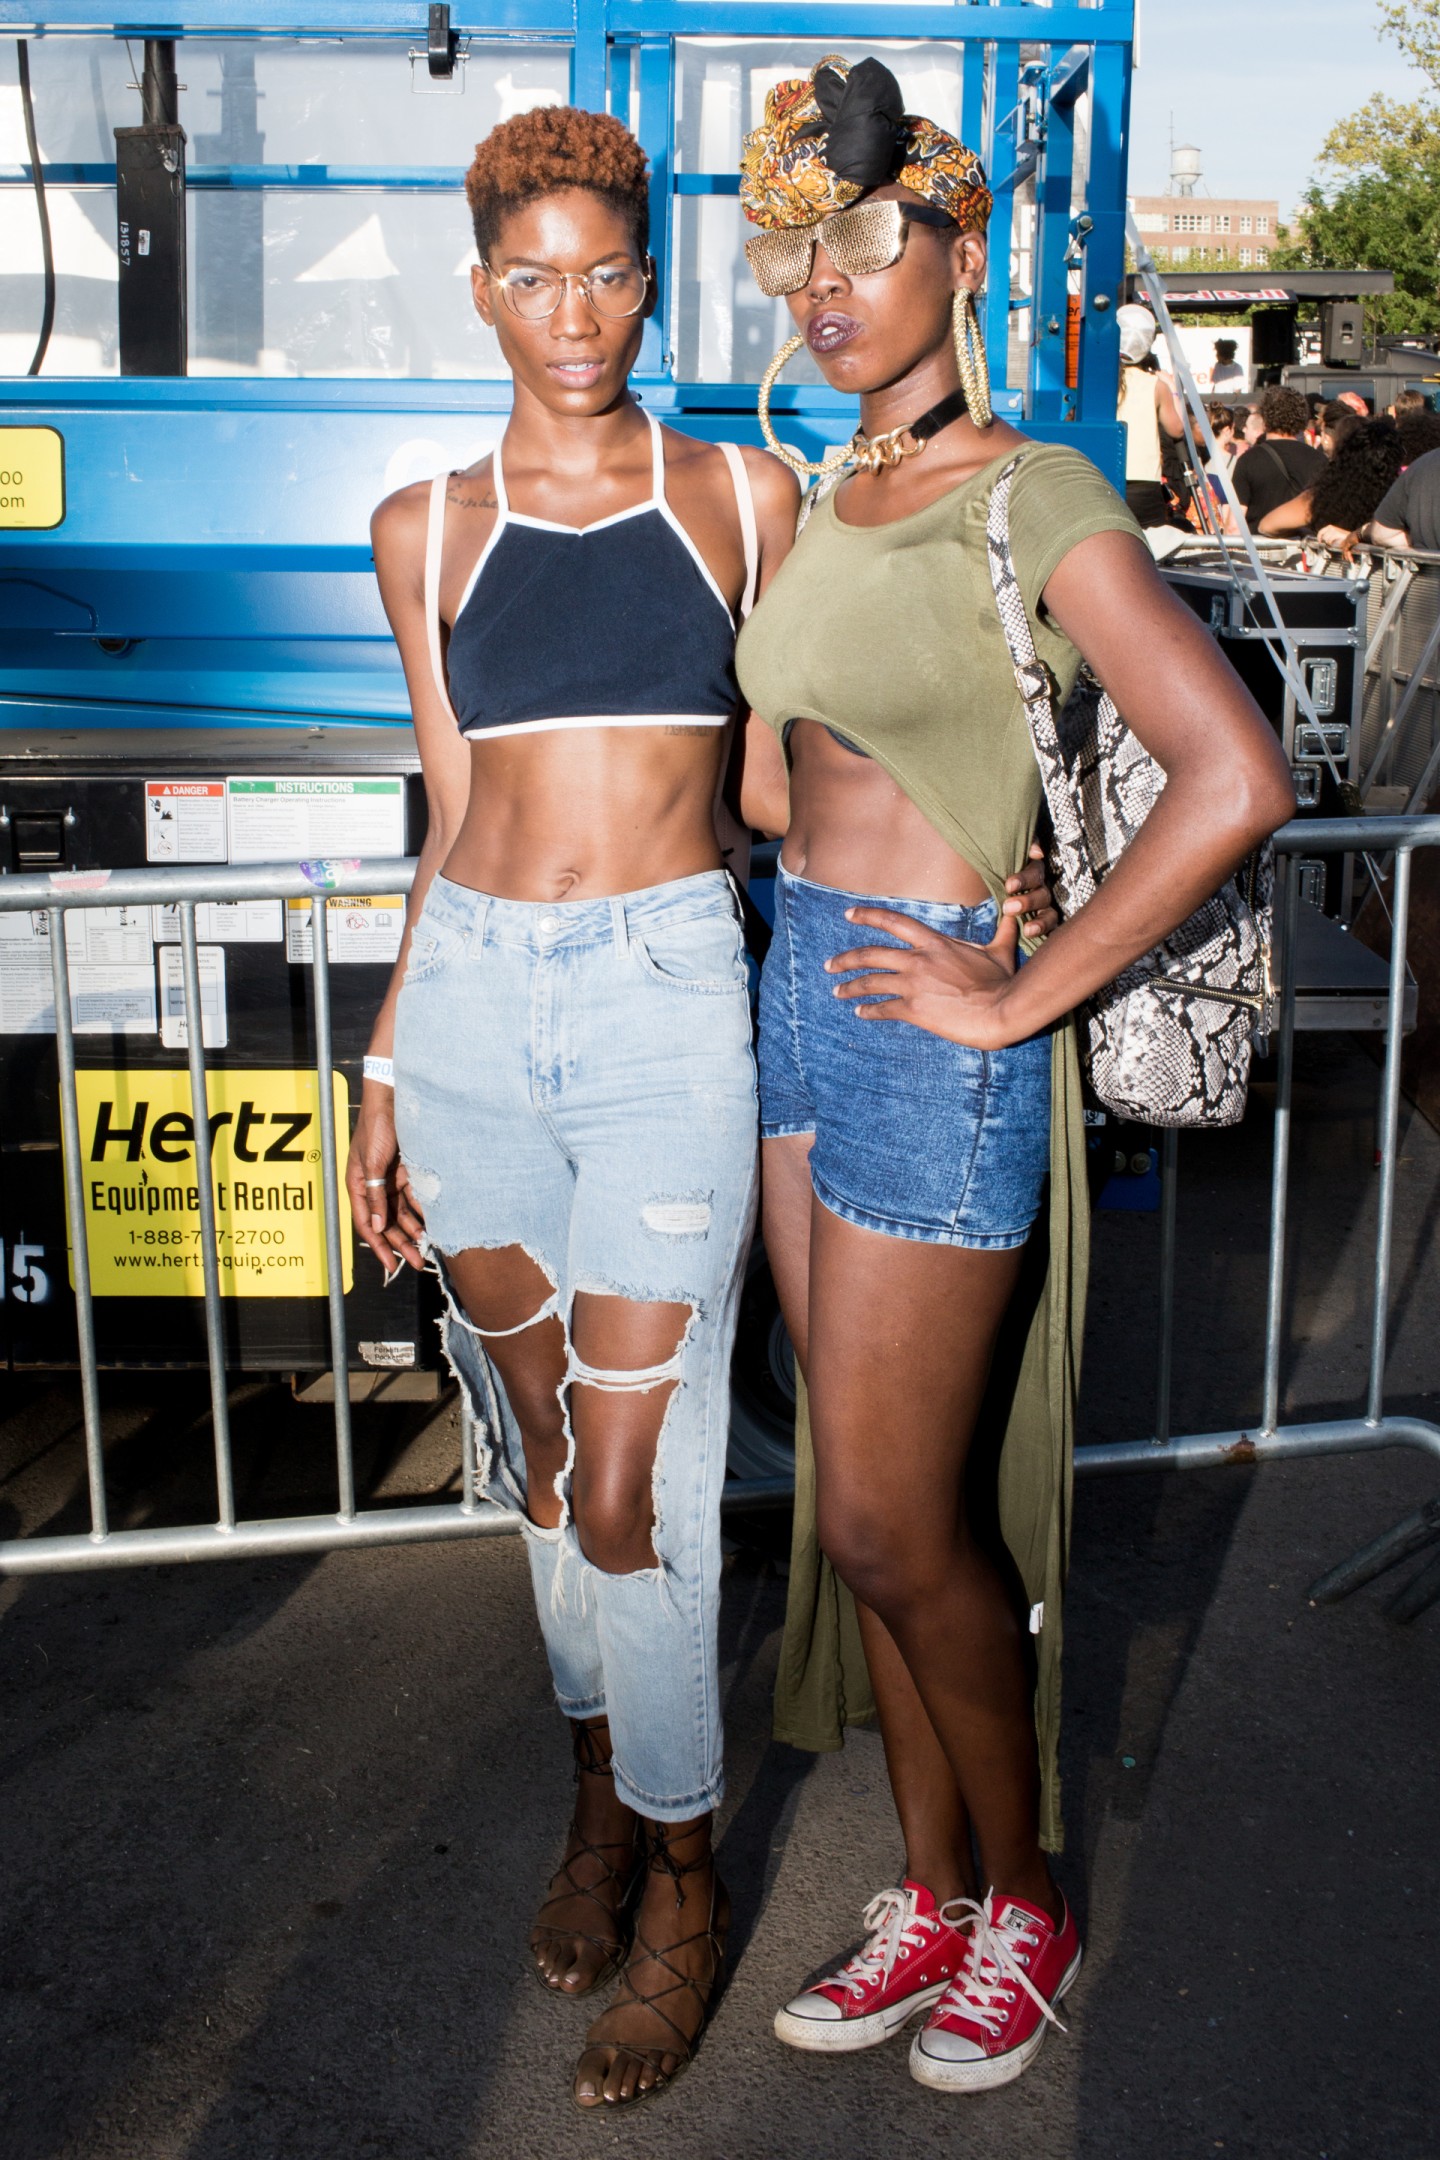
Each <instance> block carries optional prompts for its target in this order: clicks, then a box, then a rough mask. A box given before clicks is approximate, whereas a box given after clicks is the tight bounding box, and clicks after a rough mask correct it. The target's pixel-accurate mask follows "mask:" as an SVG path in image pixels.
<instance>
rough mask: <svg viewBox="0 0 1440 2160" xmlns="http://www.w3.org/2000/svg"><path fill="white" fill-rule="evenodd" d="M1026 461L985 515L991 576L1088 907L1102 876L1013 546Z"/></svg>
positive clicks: (1072, 870) (1079, 902) (1054, 812)
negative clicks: (1018, 480)
mask: <svg viewBox="0 0 1440 2160" xmlns="http://www.w3.org/2000/svg"><path fill="white" fill-rule="evenodd" d="M1024 462H1025V453H1024V452H1023V451H1020V452H1018V453H1017V455H1016V456H1014V457H1013V458H1011V460H1010V462H1009V464H1008V465H1007V466H1006V467H1005V469H1004V471H1003V472H1002V473H1001V475H1000V477H999V479H998V480H997V481H996V482H995V486H994V488H993V489H992V491H991V495H990V508H989V511H988V514H987V516H986V520H985V543H986V551H987V554H988V556H989V561H990V581H991V584H992V585H993V586H994V589H995V607H996V611H997V613H998V614H999V617H1000V627H1001V629H1002V630H1003V631H1004V633H1005V644H1006V646H1007V648H1008V650H1009V654H1010V665H1011V667H1012V668H1013V669H1014V671H1015V687H1016V689H1017V690H1018V691H1019V693H1020V700H1021V703H1022V704H1023V705H1024V707H1025V718H1026V720H1027V721H1028V722H1029V726H1030V744H1031V748H1032V749H1033V750H1034V752H1035V762H1036V764H1037V765H1038V766H1039V767H1040V777H1041V779H1042V780H1043V782H1044V784H1045V800H1046V804H1047V806H1048V808H1049V811H1050V823H1051V825H1052V826H1053V827H1054V831H1055V845H1056V848H1057V850H1058V852H1059V855H1060V860H1061V863H1062V865H1063V869H1064V874H1065V889H1066V897H1067V899H1068V901H1069V904H1070V907H1071V909H1072V910H1073V909H1074V908H1077V907H1083V906H1084V904H1085V902H1086V901H1087V900H1089V899H1092V898H1093V897H1094V894H1095V891H1096V878H1095V874H1094V870H1093V868H1092V865H1091V861H1090V849H1089V847H1088V845H1087V843H1086V838H1085V828H1084V822H1083V819H1082V817H1081V811H1080V804H1079V802H1078V801H1077V799H1076V795H1075V789H1074V785H1073V783H1072V781H1071V778H1070V772H1069V768H1068V766H1067V764H1066V761H1065V753H1064V750H1063V748H1062V746H1061V742H1060V729H1059V724H1058V722H1059V716H1058V714H1057V712H1056V710H1055V704H1056V696H1057V691H1058V685H1057V684H1056V681H1055V677H1054V676H1053V675H1052V674H1051V672H1050V669H1049V668H1048V667H1047V666H1046V664H1045V662H1044V661H1043V660H1042V659H1041V658H1040V656H1039V654H1038V653H1037V652H1036V650H1035V633H1034V630H1033V629H1032V627H1031V624H1030V615H1029V611H1028V609H1027V608H1026V605H1025V596H1024V594H1023V593H1022V592H1021V590H1020V580H1019V579H1018V578H1017V577H1016V575H1015V562H1014V558H1013V556H1012V555H1011V552H1010V491H1011V489H1012V488H1013V487H1014V484H1015V476H1016V474H1017V473H1018V472H1019V470H1020V468H1021V466H1022V465H1023V464H1024Z"/></svg>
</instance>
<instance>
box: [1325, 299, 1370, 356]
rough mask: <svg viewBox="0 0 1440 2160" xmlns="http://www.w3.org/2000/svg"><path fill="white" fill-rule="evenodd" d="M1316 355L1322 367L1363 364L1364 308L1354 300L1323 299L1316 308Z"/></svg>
mask: <svg viewBox="0 0 1440 2160" xmlns="http://www.w3.org/2000/svg"><path fill="white" fill-rule="evenodd" d="M1320 357H1321V359H1322V360H1323V361H1324V363H1325V365H1326V367H1346V366H1349V367H1363V366H1364V364H1365V311H1364V309H1363V308H1362V307H1361V305H1360V303H1359V301H1358V300H1327V301H1326V303H1325V305H1324V307H1322V308H1321V310H1320Z"/></svg>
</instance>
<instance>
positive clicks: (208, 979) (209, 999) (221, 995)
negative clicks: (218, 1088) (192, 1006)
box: [159, 945, 230, 1050]
mask: <svg viewBox="0 0 1440 2160" xmlns="http://www.w3.org/2000/svg"><path fill="white" fill-rule="evenodd" d="M159 957H160V1040H161V1042H162V1043H163V1044H164V1045H165V1048H166V1049H167V1050H188V1049H189V1047H190V1027H189V1023H188V1021H187V1020H186V1018H185V955H184V953H182V952H181V950H180V948H179V946H178V945H164V946H162V947H161V949H160V956H159ZM197 958H198V959H199V962H200V1012H201V1018H202V1026H201V1039H202V1041H203V1043H204V1046H205V1048H206V1049H207V1050H223V1049H224V1048H225V1046H226V1044H227V1043H228V1042H229V1040H230V1034H229V1026H228V1022H227V1018H226V1012H225V950H224V947H223V946H221V945H201V946H200V947H198V949H197Z"/></svg>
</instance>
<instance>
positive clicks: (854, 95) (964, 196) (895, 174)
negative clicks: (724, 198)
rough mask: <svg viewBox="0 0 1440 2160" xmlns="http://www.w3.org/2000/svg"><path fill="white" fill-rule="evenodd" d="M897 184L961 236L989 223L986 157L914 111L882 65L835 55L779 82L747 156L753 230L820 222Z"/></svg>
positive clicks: (743, 158) (744, 165)
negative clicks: (855, 63) (957, 228)
mask: <svg viewBox="0 0 1440 2160" xmlns="http://www.w3.org/2000/svg"><path fill="white" fill-rule="evenodd" d="M892 180H893V181H898V182H899V184H900V186H901V187H907V188H909V189H910V191H911V193H912V194H914V195H920V196H923V198H924V199H925V201H926V202H928V203H933V204H934V205H935V207H936V209H937V210H943V211H945V213H946V214H947V216H949V217H952V218H954V220H955V222H956V224H957V225H959V226H960V227H961V228H962V229H967V228H969V227H971V226H976V225H984V224H985V222H986V220H987V219H988V218H989V216H990V211H991V207H992V204H993V200H994V198H993V197H992V195H991V193H990V190H989V188H988V187H987V186H986V185H985V168H984V166H983V165H982V164H981V163H980V160H979V158H977V157H976V155H975V153H974V151H973V150H967V149H966V148H965V145H964V144H963V143H962V142H960V141H958V140H957V139H956V137H955V136H953V135H947V133H946V132H945V130H944V128H938V127H936V125H935V123H934V121H933V120H922V119H920V118H918V117H917V116H916V115H915V114H914V113H907V112H906V111H905V109H904V100H903V98H902V96H901V92H900V85H899V83H898V82H896V80H895V77H894V76H893V75H892V74H891V72H890V70H889V68H887V67H885V66H884V65H883V64H882V63H881V62H880V61H879V60H862V61H861V62H860V63H859V65H858V67H854V68H852V67H851V66H850V63H849V62H848V61H847V60H842V59H841V58H840V57H839V55H838V54H835V53H831V54H829V55H828V56H827V57H826V58H825V59H824V60H821V61H819V62H817V64H816V65H815V66H814V67H813V68H812V69H811V70H810V73H809V74H808V75H797V76H792V77H790V79H789V80H788V81H786V82H779V83H776V85H775V87H774V89H773V90H770V91H768V92H767V93H766V97H765V118H764V121H763V123H762V124H761V126H759V127H758V128H756V129H755V131H754V133H753V134H751V135H747V136H746V137H745V142H744V147H743V149H742V150H741V153H740V200H741V203H742V205H743V207H744V211H745V215H746V217H747V218H749V220H750V222H751V224H752V225H767V226H786V225H815V224H818V223H819V221H820V219H821V218H823V217H828V216H829V215H830V213H831V212H832V211H833V210H843V209H845V208H846V207H847V205H848V204H850V203H853V202H856V201H858V200H859V198H860V196H862V195H864V194H865V193H866V192H867V191H868V190H869V189H871V188H877V187H884V186H885V185H886V183H887V182H889V181H892Z"/></svg>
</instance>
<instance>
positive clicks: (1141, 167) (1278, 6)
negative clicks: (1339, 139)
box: [1130, 0, 1425, 215]
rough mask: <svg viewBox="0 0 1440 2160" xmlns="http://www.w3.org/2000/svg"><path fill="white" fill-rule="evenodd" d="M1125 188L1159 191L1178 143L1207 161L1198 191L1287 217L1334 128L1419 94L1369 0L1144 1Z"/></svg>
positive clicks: (1421, 82) (1419, 81)
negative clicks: (1375, 106)
mask: <svg viewBox="0 0 1440 2160" xmlns="http://www.w3.org/2000/svg"><path fill="white" fill-rule="evenodd" d="M1140 13H1141V33H1140V66H1139V68H1138V69H1137V70H1136V73H1135V86H1134V102H1133V106H1132V119H1133V132H1134V142H1133V148H1132V151H1131V157H1130V186H1131V190H1132V192H1133V193H1135V194H1139V195H1150V194H1159V193H1161V192H1162V191H1163V189H1164V186H1165V180H1166V175H1167V173H1168V170H1169V162H1170V153H1169V137H1170V115H1171V113H1172V112H1173V113H1174V116H1175V140H1176V141H1177V142H1193V143H1198V145H1199V146H1200V148H1201V149H1202V150H1203V151H1204V153H1205V177H1204V180H1203V181H1202V183H1201V185H1202V189H1208V190H1209V192H1210V193H1211V194H1212V195H1260V196H1267V195H1274V196H1278V197H1279V199H1280V209H1281V214H1282V215H1285V214H1287V213H1288V212H1289V211H1291V210H1292V209H1293V208H1294V206H1295V203H1296V201H1297V199H1298V197H1299V195H1300V193H1301V191H1302V189H1303V188H1304V187H1305V185H1306V183H1307V181H1308V180H1309V179H1310V178H1311V176H1312V174H1313V172H1314V169H1315V159H1316V156H1317V154H1318V152H1319V149H1320V145H1321V143H1322V142H1323V141H1324V139H1325V135H1326V133H1327V131H1328V129H1329V127H1330V125H1331V123H1332V122H1333V121H1335V120H1338V119H1339V118H1341V117H1342V116H1343V115H1344V114H1345V113H1347V112H1353V111H1354V110H1355V108H1356V107H1357V106H1358V105H1362V104H1363V103H1364V101H1365V99H1366V98H1367V97H1369V96H1370V95H1371V93H1372V92H1374V91H1376V90H1383V91H1385V92H1386V93H1387V95H1389V96H1391V97H1401V98H1411V97H1414V96H1416V95H1417V94H1418V92H1419V91H1420V90H1421V89H1422V88H1423V87H1425V79H1424V77H1423V76H1420V75H1417V74H1416V73H1415V72H1414V71H1413V70H1412V69H1410V68H1407V67H1406V66H1405V64H1404V63H1403V61H1402V60H1401V58H1400V55H1399V53H1398V52H1397V51H1396V50H1395V47H1394V46H1393V45H1391V44H1390V43H1388V41H1387V42H1386V43H1384V44H1382V43H1381V42H1380V40H1379V38H1378V37H1377V36H1376V34H1375V24H1376V14H1375V9H1374V6H1373V0H1205V4H1204V5H1203V6H1196V5H1194V4H1193V0H1140Z"/></svg>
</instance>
